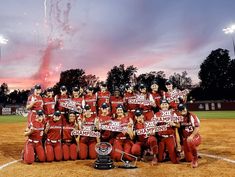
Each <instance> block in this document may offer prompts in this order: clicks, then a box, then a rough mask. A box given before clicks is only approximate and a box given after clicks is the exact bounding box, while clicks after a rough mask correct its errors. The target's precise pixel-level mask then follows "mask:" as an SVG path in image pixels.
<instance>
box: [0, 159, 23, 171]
mask: <svg viewBox="0 0 235 177" xmlns="http://www.w3.org/2000/svg"><path fill="white" fill-rule="evenodd" d="M19 161H21V159H19V160H13V161H11V162H8V163H5V164H3V165H1V166H0V170H2V169H3V168H5V167H7V166H9V165H12V164H14V163H16V162H19Z"/></svg>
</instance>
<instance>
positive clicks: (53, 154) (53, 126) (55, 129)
mask: <svg viewBox="0 0 235 177" xmlns="http://www.w3.org/2000/svg"><path fill="white" fill-rule="evenodd" d="M61 130H62V120H61V113H60V111H56V112H55V113H54V116H53V119H51V120H49V122H47V124H46V128H45V134H46V135H47V140H46V141H45V151H46V157H47V161H48V162H51V161H53V160H56V161H60V160H62V148H61Z"/></svg>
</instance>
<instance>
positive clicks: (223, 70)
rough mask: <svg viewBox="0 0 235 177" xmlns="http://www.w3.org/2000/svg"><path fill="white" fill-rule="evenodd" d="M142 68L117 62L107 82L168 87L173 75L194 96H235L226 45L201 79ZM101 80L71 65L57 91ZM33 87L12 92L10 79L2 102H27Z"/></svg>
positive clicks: (234, 66) (234, 67) (233, 64)
mask: <svg viewBox="0 0 235 177" xmlns="http://www.w3.org/2000/svg"><path fill="white" fill-rule="evenodd" d="M137 71H138V69H137V68H136V67H135V66H133V65H131V66H127V67H125V65H124V64H121V65H119V66H114V67H113V68H112V69H111V70H110V71H108V73H107V79H106V83H107V86H108V89H109V90H110V91H111V92H112V91H113V90H114V88H115V87H119V89H120V90H122V89H123V88H124V85H125V84H126V83H133V84H137V85H138V83H144V84H146V85H147V86H148V88H150V84H151V81H152V80H158V82H159V87H160V89H161V90H166V88H165V84H164V83H165V81H166V80H167V79H170V80H171V81H172V82H173V85H174V86H175V87H177V88H179V89H189V90H190V93H189V97H188V98H189V99H190V100H196V101H198V100H235V94H234V90H235V60H234V59H231V58H230V56H229V51H228V50H226V49H221V48H219V49H216V50H213V51H211V53H210V54H209V56H208V57H207V58H206V59H205V60H204V61H203V62H202V63H201V65H200V70H199V73H198V77H199V79H200V82H199V83H198V84H197V85H193V84H192V79H191V78H190V77H189V76H188V74H187V72H186V71H183V72H182V73H174V74H173V75H171V76H170V77H169V78H166V75H165V73H164V71H151V72H148V73H143V74H140V75H139V76H137V75H136V73H137ZM100 82H101V81H100V80H99V78H98V77H97V76H95V75H91V74H90V75H86V73H85V70H83V69H70V70H67V71H63V72H61V74H60V80H59V82H58V83H56V84H55V85H54V91H55V94H56V93H58V92H59V88H60V86H61V85H65V86H67V88H68V90H72V87H74V86H81V87H87V86H90V85H91V86H93V87H95V89H98V85H99V83H100ZM29 93H30V90H22V91H20V90H14V91H13V92H11V93H9V89H8V86H7V84H6V83H3V84H2V85H1V87H0V103H1V104H25V103H26V101H27V97H28V95H29Z"/></svg>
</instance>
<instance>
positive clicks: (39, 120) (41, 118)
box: [36, 115, 44, 122]
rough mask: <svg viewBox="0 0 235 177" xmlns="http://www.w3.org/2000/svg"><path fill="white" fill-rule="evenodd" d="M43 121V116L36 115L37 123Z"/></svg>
mask: <svg viewBox="0 0 235 177" xmlns="http://www.w3.org/2000/svg"><path fill="white" fill-rule="evenodd" d="M43 119H44V115H36V120H37V121H38V122H42V121H43Z"/></svg>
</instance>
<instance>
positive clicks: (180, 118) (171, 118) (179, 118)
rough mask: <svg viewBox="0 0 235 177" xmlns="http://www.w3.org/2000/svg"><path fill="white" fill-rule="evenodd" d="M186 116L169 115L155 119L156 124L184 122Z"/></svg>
mask: <svg viewBox="0 0 235 177" xmlns="http://www.w3.org/2000/svg"><path fill="white" fill-rule="evenodd" d="M183 120H184V117H183V116H169V117H156V118H155V119H154V122H155V124H157V123H159V122H176V123H179V122H183Z"/></svg>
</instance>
